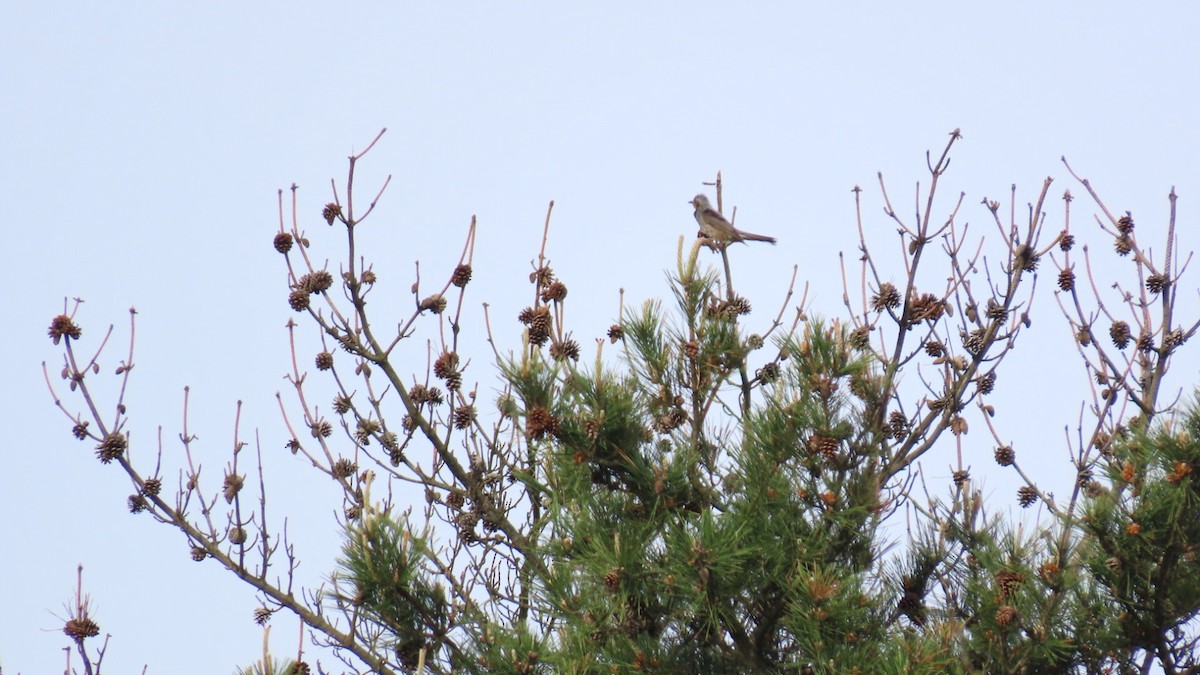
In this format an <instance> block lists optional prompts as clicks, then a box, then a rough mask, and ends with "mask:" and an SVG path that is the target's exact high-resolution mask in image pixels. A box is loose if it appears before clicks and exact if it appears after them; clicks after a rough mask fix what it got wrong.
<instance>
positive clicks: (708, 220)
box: [689, 194, 775, 244]
mask: <svg viewBox="0 0 1200 675" xmlns="http://www.w3.org/2000/svg"><path fill="white" fill-rule="evenodd" d="M689 203H690V204H691V205H692V206H694V207H695V208H696V222H697V223H700V231H701V232H703V233H704V236H706V237H708V238H709V239H712V240H713V241H716V242H719V243H723V244H729V243H733V242H735V241H740V242H743V243H745V242H747V241H765V242H767V243H768V244H774V243H775V237H768V236H766V235H765V234H754V233H753V232H744V231H742V230H739V229H737V228H736V227H734V226H733V224H732V223H730V222H729V221H728V220H725V216H723V215H721V214H720V213H718V212H717V210H716V209H714V208H713V207H712V204H710V203H709V201H708V197H705V196H704V195H703V194H698V195H696V196H695V197H693V198H692V201H691V202H689Z"/></svg>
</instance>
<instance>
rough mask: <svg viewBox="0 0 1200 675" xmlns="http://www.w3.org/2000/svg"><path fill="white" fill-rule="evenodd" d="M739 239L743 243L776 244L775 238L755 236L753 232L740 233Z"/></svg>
mask: <svg viewBox="0 0 1200 675" xmlns="http://www.w3.org/2000/svg"><path fill="white" fill-rule="evenodd" d="M738 235H739V238H740V239H741V240H742V241H765V242H767V243H768V244H774V243H775V237H768V236H767V235H765V234H754V233H753V232H742V231H740V230H739V231H738Z"/></svg>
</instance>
